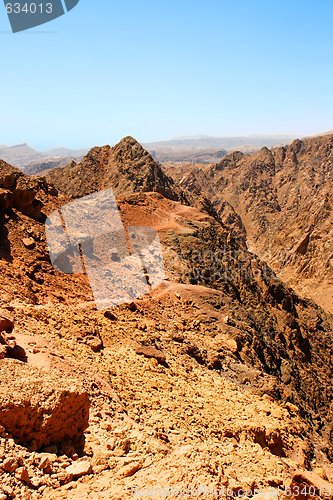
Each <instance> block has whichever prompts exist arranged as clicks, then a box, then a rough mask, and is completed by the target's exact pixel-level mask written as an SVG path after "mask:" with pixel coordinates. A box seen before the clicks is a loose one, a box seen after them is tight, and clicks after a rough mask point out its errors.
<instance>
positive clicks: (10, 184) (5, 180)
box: [0, 160, 23, 189]
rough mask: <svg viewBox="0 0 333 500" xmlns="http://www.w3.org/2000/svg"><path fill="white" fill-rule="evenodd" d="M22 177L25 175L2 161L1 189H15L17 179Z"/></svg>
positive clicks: (0, 168) (0, 166)
mask: <svg viewBox="0 0 333 500" xmlns="http://www.w3.org/2000/svg"><path fill="white" fill-rule="evenodd" d="M21 176H23V173H22V172H21V171H20V170H19V169H18V168H15V167H12V166H11V165H9V164H8V163H6V162H5V161H3V160H0V188H4V189H12V188H14V187H15V185H16V182H17V179H18V178H19V177H21Z"/></svg>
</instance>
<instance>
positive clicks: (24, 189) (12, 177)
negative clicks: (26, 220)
mask: <svg viewBox="0 0 333 500" xmlns="http://www.w3.org/2000/svg"><path fill="white" fill-rule="evenodd" d="M47 190H48V187H47V184H46V183H45V181H44V180H43V179H42V178H34V179H33V178H30V177H26V176H24V175H23V174H22V172H21V171H20V170H18V169H16V168H14V167H12V166H11V165H8V163H5V162H3V161H1V160H0V210H6V209H9V208H16V209H17V210H19V211H20V212H22V213H24V214H26V215H29V216H31V217H35V218H37V217H39V216H40V213H41V208H42V206H43V203H42V201H41V200H40V199H37V198H36V194H37V192H39V193H40V194H41V192H42V191H44V192H47Z"/></svg>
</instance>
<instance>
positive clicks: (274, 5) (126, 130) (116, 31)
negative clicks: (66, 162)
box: [0, 0, 333, 148]
mask: <svg viewBox="0 0 333 500" xmlns="http://www.w3.org/2000/svg"><path fill="white" fill-rule="evenodd" d="M9 29H10V27H9V22H8V19H7V16H6V12H5V9H4V7H3V4H2V1H1V3H0V43H1V73H0V89H1V93H0V116H1V122H0V123H1V124H0V144H7V145H12V144H17V143H21V142H28V143H29V144H31V145H32V146H33V147H36V148H49V147H53V146H58V145H63V146H68V147H75V148H76V147H89V146H92V145H95V144H105V143H114V142H115V141H117V140H118V139H120V138H121V137H123V136H124V135H133V136H135V137H136V138H138V139H139V140H141V141H151V140H160V139H168V138H171V137H177V136H184V135H189V136H192V135H201V134H206V135H214V136H222V135H223V136H225V135H227V136H232V135H248V134H270V133H292V134H298V135H307V134H314V133H319V132H322V131H325V130H330V129H333V97H332V94H333V1H332V0H316V1H314V0H264V1H263V0H205V1H199V0H141V1H140V0H126V1H125V0H80V3H79V4H78V6H77V7H75V8H74V9H73V10H72V11H71V12H69V13H68V14H66V15H65V16H63V17H61V18H59V19H57V20H55V21H52V23H49V24H46V25H44V26H42V27H39V28H36V29H33V30H31V31H29V32H28V31H27V32H22V33H18V34H12V33H11V32H10V31H9Z"/></svg>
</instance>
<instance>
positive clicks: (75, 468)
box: [66, 460, 92, 479]
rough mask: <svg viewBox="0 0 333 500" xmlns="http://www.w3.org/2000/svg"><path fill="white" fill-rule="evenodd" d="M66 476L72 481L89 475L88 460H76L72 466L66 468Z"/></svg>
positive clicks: (89, 464)
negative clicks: (70, 477)
mask: <svg viewBox="0 0 333 500" xmlns="http://www.w3.org/2000/svg"><path fill="white" fill-rule="evenodd" d="M66 472H67V474H70V475H71V476H73V478H74V479H78V478H79V477H82V476H86V475H87V474H91V472H92V466H91V462H90V461H89V460H78V461H77V462H74V463H73V464H72V465H69V466H68V467H66Z"/></svg>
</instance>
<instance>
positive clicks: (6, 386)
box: [0, 359, 89, 449]
mask: <svg viewBox="0 0 333 500" xmlns="http://www.w3.org/2000/svg"><path fill="white" fill-rule="evenodd" d="M88 418H89V397H88V394H87V393H86V392H85V391H84V389H83V388H82V386H81V384H80V383H78V381H76V380H74V379H70V378H69V377H66V378H64V377H63V376H61V374H59V373H49V372H48V371H47V370H45V369H42V368H37V367H32V366H30V365H27V364H25V363H22V362H20V361H16V360H13V359H3V360H1V382H0V425H1V426H3V427H4V429H5V430H6V432H7V433H9V434H11V435H12V436H13V438H14V439H15V440H16V441H17V442H18V443H20V444H23V445H25V446H29V445H31V444H33V445H34V447H35V448H36V449H40V448H41V447H43V446H50V445H56V444H60V443H61V442H62V441H64V440H70V441H71V442H73V443H75V446H79V445H81V444H82V440H83V435H84V431H85V429H86V428H87V427H88Z"/></svg>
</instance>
